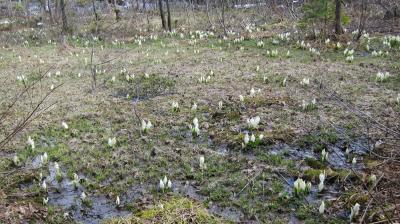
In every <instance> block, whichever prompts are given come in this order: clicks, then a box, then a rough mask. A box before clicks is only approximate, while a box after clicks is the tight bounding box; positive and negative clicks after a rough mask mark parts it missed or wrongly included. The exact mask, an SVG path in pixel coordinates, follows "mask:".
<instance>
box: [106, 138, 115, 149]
mask: <svg viewBox="0 0 400 224" xmlns="http://www.w3.org/2000/svg"><path fill="white" fill-rule="evenodd" d="M115 144H117V138H116V137H113V138H108V146H110V147H114V145H115Z"/></svg>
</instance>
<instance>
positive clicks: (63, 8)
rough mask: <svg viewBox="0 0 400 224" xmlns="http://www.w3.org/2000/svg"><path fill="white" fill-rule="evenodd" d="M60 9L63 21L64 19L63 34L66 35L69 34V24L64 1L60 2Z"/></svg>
mask: <svg viewBox="0 0 400 224" xmlns="http://www.w3.org/2000/svg"><path fill="white" fill-rule="evenodd" d="M60 9H61V19H62V34H64V35H65V34H67V32H68V23H67V15H66V14H65V3H64V0H60Z"/></svg>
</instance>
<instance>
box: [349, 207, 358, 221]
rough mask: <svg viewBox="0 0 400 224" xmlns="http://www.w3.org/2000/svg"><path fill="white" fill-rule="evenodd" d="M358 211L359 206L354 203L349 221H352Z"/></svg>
mask: <svg viewBox="0 0 400 224" xmlns="http://www.w3.org/2000/svg"><path fill="white" fill-rule="evenodd" d="M359 211H360V204H358V203H356V204H355V205H354V206H353V207H352V208H351V213H350V217H349V218H350V221H351V220H353V219H354V218H355V217H356V216H357V215H358V212H359Z"/></svg>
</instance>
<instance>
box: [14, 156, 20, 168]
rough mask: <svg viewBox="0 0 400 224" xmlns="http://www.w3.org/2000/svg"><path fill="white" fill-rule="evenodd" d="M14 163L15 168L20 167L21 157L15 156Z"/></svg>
mask: <svg viewBox="0 0 400 224" xmlns="http://www.w3.org/2000/svg"><path fill="white" fill-rule="evenodd" d="M13 163H14V165H15V166H19V164H20V160H19V157H18V156H17V155H14V157H13Z"/></svg>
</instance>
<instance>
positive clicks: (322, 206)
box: [318, 201, 325, 215]
mask: <svg viewBox="0 0 400 224" xmlns="http://www.w3.org/2000/svg"><path fill="white" fill-rule="evenodd" d="M318 211H319V214H321V215H322V214H324V212H325V202H324V201H322V202H321V205H320V206H319V209H318Z"/></svg>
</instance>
